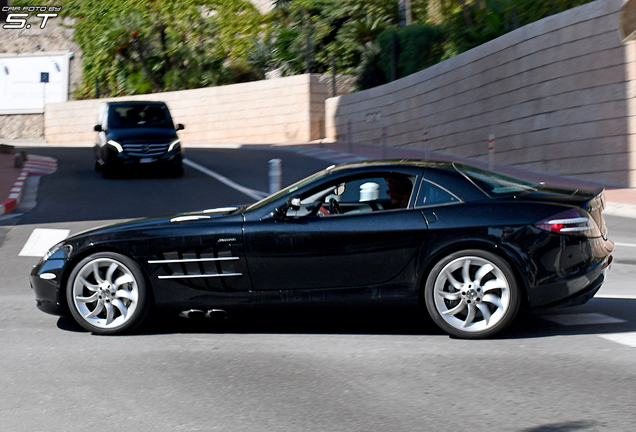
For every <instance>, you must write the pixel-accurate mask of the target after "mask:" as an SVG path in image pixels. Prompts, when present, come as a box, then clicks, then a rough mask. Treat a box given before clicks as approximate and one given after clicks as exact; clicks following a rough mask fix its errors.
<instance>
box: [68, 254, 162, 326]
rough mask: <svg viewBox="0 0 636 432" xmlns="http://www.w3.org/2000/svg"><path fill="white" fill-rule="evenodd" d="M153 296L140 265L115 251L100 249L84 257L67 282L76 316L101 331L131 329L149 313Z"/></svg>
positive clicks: (76, 318)
mask: <svg viewBox="0 0 636 432" xmlns="http://www.w3.org/2000/svg"><path fill="white" fill-rule="evenodd" d="M150 299H151V296H150V292H149V290H148V288H147V287H146V282H145V279H144V276H143V273H142V270H141V268H140V267H139V265H138V264H137V263H136V262H135V261H133V260H132V259H130V258H128V257H126V256H123V255H121V254H118V253H113V252H98V253H95V254H92V255H89V256H88V257H86V258H84V259H83V260H82V261H80V262H79V263H78V264H77V265H76V266H75V267H74V268H73V271H72V272H71V275H70V277H69V278H68V281H67V284H66V300H67V303H68V307H69V309H70V311H71V314H72V315H73V318H74V319H75V321H77V323H78V324H79V325H81V326H82V327H84V328H85V329H86V330H88V331H90V332H92V333H94V334H101V335H115V334H122V333H128V332H130V331H132V330H133V329H135V328H136V327H138V326H139V325H140V324H141V323H142V322H143V321H144V319H145V318H146V316H147V315H148V312H149V310H150V304H151V300H150Z"/></svg>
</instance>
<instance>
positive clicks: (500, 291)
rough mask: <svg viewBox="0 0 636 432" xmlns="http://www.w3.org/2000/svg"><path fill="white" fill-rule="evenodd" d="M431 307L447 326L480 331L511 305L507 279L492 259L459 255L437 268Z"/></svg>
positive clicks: (503, 313)
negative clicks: (433, 304) (432, 306)
mask: <svg viewBox="0 0 636 432" xmlns="http://www.w3.org/2000/svg"><path fill="white" fill-rule="evenodd" d="M433 299H434V303H435V308H436V309H437V311H438V312H439V314H440V317H441V318H442V319H443V320H444V321H445V322H446V323H447V324H449V325H450V326H451V327H453V328H455V329H457V330H459V331H462V332H471V333H472V332H483V331H487V330H489V329H492V328H493V327H495V326H496V325H497V324H498V323H499V322H501V320H502V319H503V318H504V317H505V316H506V312H508V310H509V309H510V306H511V288H510V283H509V281H508V279H507V278H506V276H505V275H504V272H503V271H502V270H501V269H500V268H499V267H498V266H497V265H496V264H495V263H493V262H492V261H490V260H488V259H486V258H482V257H477V256H461V257H459V258H456V259H454V260H452V261H450V262H449V263H448V264H446V265H445V266H444V267H443V268H442V270H441V271H440V272H439V274H438V276H437V278H436V279H435V285H434V288H433Z"/></svg>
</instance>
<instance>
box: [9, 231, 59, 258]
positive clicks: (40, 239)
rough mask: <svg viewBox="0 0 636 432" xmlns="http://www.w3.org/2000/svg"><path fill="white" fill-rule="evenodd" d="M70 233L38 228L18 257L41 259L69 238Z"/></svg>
mask: <svg viewBox="0 0 636 432" xmlns="http://www.w3.org/2000/svg"><path fill="white" fill-rule="evenodd" d="M70 232H71V231H70V230H67V229H49V228H36V229H34V230H33V232H32V233H31V235H30V236H29V239H28V240H27V242H26V244H25V245H24V247H23V248H22V250H21V251H20V253H19V254H18V255H19V256H29V257H41V256H43V255H44V254H45V253H46V251H48V250H49V248H50V247H51V246H53V245H55V244H56V243H59V242H61V241H62V240H64V239H65V238H66V237H68V235H69V233H70Z"/></svg>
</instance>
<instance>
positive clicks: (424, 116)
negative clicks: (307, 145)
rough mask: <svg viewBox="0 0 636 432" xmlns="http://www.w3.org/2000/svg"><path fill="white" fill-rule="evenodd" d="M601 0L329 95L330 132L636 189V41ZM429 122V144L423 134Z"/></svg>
mask: <svg viewBox="0 0 636 432" xmlns="http://www.w3.org/2000/svg"><path fill="white" fill-rule="evenodd" d="M621 4H622V0H597V1H594V2H591V3H589V4H586V5H584V6H581V7H578V8H575V9H572V10H569V11H567V12H564V13H561V14H558V15H554V16H551V17H548V18H546V19H543V20H541V21H538V22H536V23H533V24H530V25H528V26H525V27H523V28H520V29H518V30H516V31H514V32H512V33H509V34H507V35H504V36H502V37H500V38H498V39H496V40H494V41H491V42H489V43H487V44H485V45H482V46H479V47H477V48H475V49H473V50H471V51H468V52H466V53H463V54H461V55H459V56H457V57H454V58H451V59H449V60H447V61H445V62H443V63H440V64H438V65H435V66H433V67H431V68H428V69H426V70H424V71H421V72H419V73H416V74H413V75H411V76H408V77H405V78H403V79H400V80H398V81H395V82H393V83H390V84H387V85H384V86H381V87H377V88H374V89H371V90H368V91H363V92H359V93H355V94H351V95H345V96H341V97H338V98H332V99H329V100H328V101H327V108H326V128H327V137H328V138H331V139H337V140H340V141H344V140H346V139H347V130H348V126H347V125H348V123H349V122H351V125H352V130H353V132H352V139H353V140H354V141H355V142H367V143H375V144H378V145H380V144H381V136H382V127H383V126H384V127H385V132H386V135H387V137H386V142H387V143H388V145H391V146H400V147H407V148H417V149H425V146H426V145H429V146H430V149H431V150H433V151H439V152H444V153H447V154H452V155H457V156H461V157H469V158H478V159H481V160H487V157H488V137H489V135H490V134H494V135H495V150H496V163H498V164H506V165H515V166H519V167H523V168H526V169H531V170H537V171H543V172H548V173H553V174H560V175H568V176H574V177H580V178H585V179H586V180H593V181H599V182H605V183H613V184H617V185H623V186H630V187H636V160H635V155H636V148H635V141H634V135H633V134H634V131H635V128H634V126H636V123H634V121H635V119H634V112H635V111H634V108H635V105H634V98H633V96H634V94H636V93H635V90H636V88H635V87H634V82H635V81H634V79H635V78H636V68H635V67H634V66H635V64H636V63H635V60H636V48H635V45H634V43H628V44H623V43H622V42H621V41H620V39H619V36H618V32H617V29H618V23H619V16H618V10H619V8H620V5H621ZM425 131H428V134H427V137H428V142H427V143H426V144H425V142H424V132H425Z"/></svg>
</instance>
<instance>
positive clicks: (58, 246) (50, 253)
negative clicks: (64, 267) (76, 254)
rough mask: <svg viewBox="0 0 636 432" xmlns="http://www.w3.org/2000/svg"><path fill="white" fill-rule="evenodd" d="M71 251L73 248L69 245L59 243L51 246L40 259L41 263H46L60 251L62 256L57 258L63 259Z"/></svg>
mask: <svg viewBox="0 0 636 432" xmlns="http://www.w3.org/2000/svg"><path fill="white" fill-rule="evenodd" d="M72 250H73V247H72V246H71V245H65V244H64V242H60V243H58V244H56V245H55V246H53V247H52V248H51V249H49V250H48V251H46V253H45V254H44V256H43V257H42V261H47V260H48V259H49V258H51V257H52V256H53V255H55V254H56V253H58V252H60V251H62V256H60V257H59V258H60V259H63V258H64V257H66V256H67V255H69V254H70V253H71V251H72Z"/></svg>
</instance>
